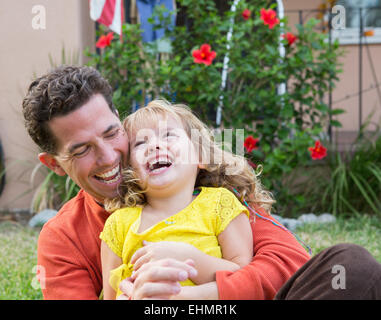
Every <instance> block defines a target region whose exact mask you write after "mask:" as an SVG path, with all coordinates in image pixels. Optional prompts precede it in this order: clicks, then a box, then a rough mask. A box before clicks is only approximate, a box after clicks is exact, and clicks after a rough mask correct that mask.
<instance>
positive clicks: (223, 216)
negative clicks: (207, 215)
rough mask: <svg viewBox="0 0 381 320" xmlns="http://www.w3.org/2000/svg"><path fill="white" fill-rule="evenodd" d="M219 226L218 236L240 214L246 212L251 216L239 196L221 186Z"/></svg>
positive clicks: (218, 213)
mask: <svg viewBox="0 0 381 320" xmlns="http://www.w3.org/2000/svg"><path fill="white" fill-rule="evenodd" d="M216 211H217V226H216V235H217V236H218V235H219V234H220V233H221V232H222V231H224V230H225V228H226V227H227V226H228V225H229V223H230V222H231V221H232V220H233V219H234V218H236V217H237V216H238V215H239V214H241V213H245V214H246V215H247V216H248V217H249V211H248V209H247V208H246V207H245V206H244V205H243V204H242V203H241V202H240V201H239V200H238V199H237V197H236V196H235V195H234V194H233V193H232V192H230V191H229V190H227V189H225V188H220V194H219V201H218V202H217V209H216Z"/></svg>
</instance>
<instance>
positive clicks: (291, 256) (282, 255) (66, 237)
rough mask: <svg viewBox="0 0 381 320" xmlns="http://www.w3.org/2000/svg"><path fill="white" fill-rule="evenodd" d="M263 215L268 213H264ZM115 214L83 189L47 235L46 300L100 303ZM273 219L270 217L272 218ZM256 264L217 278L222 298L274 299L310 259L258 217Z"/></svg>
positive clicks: (41, 254) (41, 258) (43, 250)
mask: <svg viewBox="0 0 381 320" xmlns="http://www.w3.org/2000/svg"><path fill="white" fill-rule="evenodd" d="M258 212H259V213H260V214H262V215H266V213H265V212H264V211H263V210H261V209H259V210H258ZM108 216H109V214H108V213H107V212H106V211H105V210H104V209H103V208H102V207H101V206H100V205H99V204H98V203H96V202H95V201H94V199H93V198H92V197H91V196H90V195H88V194H87V193H86V192H84V191H83V190H81V191H80V192H79V193H78V195H77V196H76V197H74V198H73V199H72V200H70V201H69V202H68V203H66V204H65V205H64V206H63V207H62V209H61V210H60V211H59V212H58V214H57V216H56V217H54V218H52V219H51V220H49V221H48V222H47V223H46V224H45V225H44V227H43V228H42V230H41V233H40V237H39V240H38V254H37V259H38V265H39V266H41V267H42V268H41V267H40V268H39V270H44V273H45V274H44V275H43V274H42V273H41V272H40V277H41V278H44V279H42V281H40V282H41V286H42V293H43V296H44V299H86V300H90V299H98V297H99V295H100V293H101V290H102V273H101V259H100V239H99V234H100V232H101V231H102V230H103V226H104V223H105V221H106V219H107V218H108ZM267 217H268V216H267ZM252 230H253V237H254V253H255V256H254V258H253V261H252V262H251V263H250V264H249V265H247V266H246V267H244V268H242V269H241V270H238V271H237V272H235V273H233V272H228V271H219V272H217V274H216V280H217V286H218V293H219V297H220V299H240V300H243V299H272V298H273V297H274V296H275V294H276V292H277V291H278V290H279V289H280V287H281V286H282V285H283V283H285V282H286V280H287V279H288V278H289V277H290V276H291V275H292V274H293V273H294V272H295V271H296V270H297V269H298V268H299V267H301V266H302V265H303V264H304V263H305V262H306V261H307V260H308V259H309V255H308V254H307V252H306V251H305V250H304V249H303V247H302V246H301V245H300V244H299V243H298V242H297V241H296V239H295V238H294V236H293V235H292V234H290V233H289V232H287V231H285V230H282V229H281V228H279V227H277V226H274V225H273V224H272V223H271V222H269V221H266V220H263V219H260V218H258V217H257V218H256V219H255V222H254V223H253V225H252Z"/></svg>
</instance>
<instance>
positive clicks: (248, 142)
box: [243, 136, 259, 153]
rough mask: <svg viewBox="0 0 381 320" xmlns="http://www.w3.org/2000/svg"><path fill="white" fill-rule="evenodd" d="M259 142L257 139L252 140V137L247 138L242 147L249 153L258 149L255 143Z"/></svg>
mask: <svg viewBox="0 0 381 320" xmlns="http://www.w3.org/2000/svg"><path fill="white" fill-rule="evenodd" d="M258 142H259V139H256V138H254V137H253V136H248V137H247V138H246V139H245V141H244V143H243V146H244V147H245V149H246V151H247V152H249V153H250V152H251V151H253V150H254V149H258V146H257V143H258Z"/></svg>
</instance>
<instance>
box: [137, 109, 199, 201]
mask: <svg viewBox="0 0 381 320" xmlns="http://www.w3.org/2000/svg"><path fill="white" fill-rule="evenodd" d="M198 159H199V157H198V154H197V152H196V149H195V147H194V144H193V143H192V141H191V139H190V138H189V136H188V134H187V133H186V131H185V130H184V127H183V124H182V122H181V121H180V120H177V119H175V118H174V117H172V116H168V117H159V121H158V122H157V121H153V120H151V121H149V120H148V121H147V125H145V126H144V127H143V126H142V127H141V128H139V129H137V130H136V131H135V132H134V134H133V136H132V137H130V164H131V166H132V167H133V168H134V169H135V170H136V171H137V173H138V176H139V178H140V179H141V180H142V185H143V186H145V187H146V188H147V195H149V193H150V192H151V193H152V192H155V191H158V190H160V191H163V190H165V192H166V193H168V191H173V192H176V191H177V190H179V188H183V187H185V186H187V187H188V186H191V188H193V187H194V184H195V182H196V178H197V173H198V166H199V160H198Z"/></svg>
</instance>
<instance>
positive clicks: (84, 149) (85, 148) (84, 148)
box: [73, 146, 89, 157]
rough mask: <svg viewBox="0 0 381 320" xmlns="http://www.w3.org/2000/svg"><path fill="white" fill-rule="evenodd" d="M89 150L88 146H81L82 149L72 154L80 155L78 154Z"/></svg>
mask: <svg viewBox="0 0 381 320" xmlns="http://www.w3.org/2000/svg"><path fill="white" fill-rule="evenodd" d="M88 150H89V147H88V146H86V147H83V148H82V149H80V151H78V152H76V153H74V154H73V156H74V157H80V156H83V155H85V153H86V152H87V151H88Z"/></svg>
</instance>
